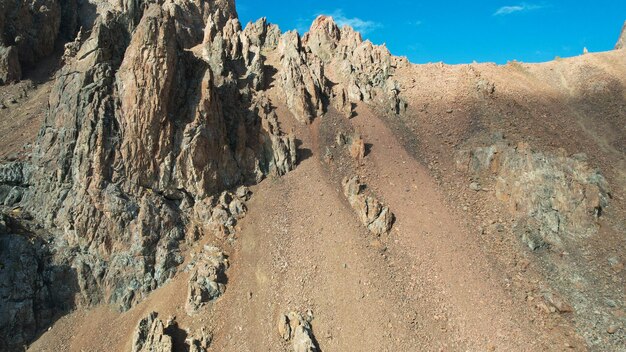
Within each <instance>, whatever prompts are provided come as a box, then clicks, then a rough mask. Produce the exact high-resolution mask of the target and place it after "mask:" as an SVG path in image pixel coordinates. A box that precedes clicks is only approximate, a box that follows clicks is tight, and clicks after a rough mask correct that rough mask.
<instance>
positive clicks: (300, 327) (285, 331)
mask: <svg viewBox="0 0 626 352" xmlns="http://www.w3.org/2000/svg"><path fill="white" fill-rule="evenodd" d="M278 333H279V334H280V336H281V337H282V338H283V339H284V340H285V341H290V342H291V346H292V348H293V351H294V352H315V351H318V350H319V349H318V348H317V344H316V343H315V338H314V337H313V330H312V328H311V324H310V321H309V320H307V319H304V318H303V317H302V315H300V314H299V313H297V312H289V313H288V314H281V315H280V317H279V318H278Z"/></svg>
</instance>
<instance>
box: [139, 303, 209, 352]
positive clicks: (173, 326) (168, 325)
mask: <svg viewBox="0 0 626 352" xmlns="http://www.w3.org/2000/svg"><path fill="white" fill-rule="evenodd" d="M179 330H182V329H181V328H180V327H179V326H178V323H177V322H176V319H175V318H173V317H170V318H169V319H168V320H167V321H166V322H165V323H164V322H163V321H162V320H161V319H159V318H158V314H157V313H156V312H152V313H150V314H149V315H148V316H147V317H145V318H143V319H141V321H140V322H139V324H138V325H137V328H136V329H135V333H134V336H133V343H132V346H133V347H132V351H133V352H174V351H180V350H181V348H183V349H184V350H185V351H189V352H205V351H206V350H207V349H208V348H209V345H210V344H211V340H212V336H211V334H209V333H207V332H206V331H204V329H203V330H202V331H200V332H199V333H198V334H197V336H188V337H187V338H186V339H185V341H177V340H176V339H177V338H179V337H180V335H181V334H180V333H179ZM184 335H187V332H184Z"/></svg>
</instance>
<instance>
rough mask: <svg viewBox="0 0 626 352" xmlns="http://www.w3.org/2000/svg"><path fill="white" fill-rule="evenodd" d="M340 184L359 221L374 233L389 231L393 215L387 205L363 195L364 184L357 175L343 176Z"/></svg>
mask: <svg viewBox="0 0 626 352" xmlns="http://www.w3.org/2000/svg"><path fill="white" fill-rule="evenodd" d="M342 185H343V192H344V195H345V196H346V198H347V199H348V202H349V203H350V205H351V206H352V208H353V209H354V210H355V211H356V213H357V215H358V216H359V219H360V220H361V223H363V225H364V226H365V227H366V228H367V229H368V230H369V231H370V232H371V233H372V234H374V235H378V236H380V235H383V234H386V233H389V231H390V230H391V227H392V226H393V222H394V215H393V213H392V212H391V210H389V207H387V206H385V205H383V204H381V203H380V202H379V201H378V200H377V199H376V198H374V197H371V196H367V195H365V194H364V193H363V190H364V185H363V184H361V182H360V181H359V178H358V177H357V176H353V177H346V178H344V180H343V182H342Z"/></svg>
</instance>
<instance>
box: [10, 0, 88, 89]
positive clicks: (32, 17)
mask: <svg viewBox="0 0 626 352" xmlns="http://www.w3.org/2000/svg"><path fill="white" fill-rule="evenodd" d="M82 6H84V7H89V6H93V5H91V4H80V5H79V3H78V2H77V1H76V0H37V1H33V0H16V1H3V2H2V4H0V84H4V83H7V82H13V81H16V80H19V79H20V76H21V72H22V68H23V67H28V66H32V65H34V64H36V63H38V62H39V61H41V60H42V59H44V58H46V57H48V56H50V55H51V54H52V53H53V51H54V48H55V44H56V43H57V42H59V41H65V40H71V39H73V38H74V35H75V34H76V32H77V31H78V27H79V25H81V24H79V22H78V11H79V7H82Z"/></svg>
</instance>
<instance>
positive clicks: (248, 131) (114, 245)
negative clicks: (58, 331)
mask: <svg viewBox="0 0 626 352" xmlns="http://www.w3.org/2000/svg"><path fill="white" fill-rule="evenodd" d="M47 1H48V2H47V3H49V6H50V7H51V8H53V10H50V11H44V12H45V14H46V15H45V16H44V17H42V18H39V19H38V20H37V21H39V22H40V24H41V25H42V26H44V25H45V26H48V27H49V28H48V27H46V28H47V29H46V31H47V32H46V33H48V34H50V33H52V34H51V35H50V37H44V36H35V37H36V38H31V39H32V40H31V39H29V40H30V42H29V44H28V45H27V46H26V49H21V47H20V46H19V45H17V43H13V42H12V41H11V40H8V41H4V42H3V43H2V44H3V45H5V44H6V45H8V44H10V45H11V48H10V49H8V50H4V51H1V50H0V52H4V53H6V52H8V53H9V54H10V55H9V54H7V55H5V56H6V58H8V59H7V60H5V61H0V66H2V64H4V63H7V64H6V65H4V66H2V67H7V69H6V70H5V71H7V76H5V77H4V78H3V77H1V76H0V79H3V80H4V81H9V80H10V79H18V77H17V76H16V75H15V74H14V73H11V74H13V76H10V75H9V73H10V72H9V71H10V70H9V66H13V68H11V70H12V69H19V68H20V67H19V66H20V65H23V64H24V63H25V61H24V58H23V57H22V55H23V53H26V52H27V50H28V49H29V48H30V49H32V47H33V46H37V45H38V43H36V42H35V41H36V40H44V39H46V40H47V42H46V44H45V45H44V44H41V48H42V50H43V49H45V47H46V45H48V44H49V43H53V44H54V41H56V40H58V39H59V36H62V35H67V36H70V37H69V38H68V39H72V38H73V41H71V42H70V43H68V44H67V45H66V47H65V49H66V50H65V54H64V56H63V66H62V68H61V69H60V70H59V71H58V72H57V74H56V77H55V80H54V83H53V86H52V89H51V94H50V97H49V108H48V111H47V113H46V116H45V120H44V123H43V126H42V128H41V131H40V134H39V136H38V139H37V142H36V145H35V147H34V151H33V155H32V160H31V161H30V163H28V164H12V165H8V166H6V167H3V168H1V169H0V201H1V203H2V204H3V205H6V206H12V207H13V206H18V207H19V208H16V209H20V211H23V212H24V214H29V218H30V217H31V215H32V226H34V227H37V228H39V229H40V230H41V231H42V232H44V233H46V238H47V241H48V242H49V243H46V244H45V251H35V252H33V253H35V255H34V259H33V260H35V261H39V262H41V264H40V265H39V267H41V268H42V269H41V270H40V271H41V273H38V274H37V275H39V276H36V277H39V278H37V280H39V281H37V282H45V280H44V279H45V273H46V272H48V271H46V270H48V269H46V268H64V269H63V270H66V271H67V273H68V275H70V276H71V277H72V280H61V281H60V282H59V285H60V286H59V287H57V288H56V290H57V291H59V292H65V293H66V294H64V295H63V297H60V298H59V297H57V298H54V299H50V300H48V298H45V300H46V302H52V303H50V315H52V314H54V313H55V312H58V307H60V306H64V305H66V306H70V307H71V306H74V305H77V306H92V305H96V304H101V303H110V304H113V305H116V306H118V307H119V308H120V309H121V310H126V309H129V308H131V307H132V306H133V305H135V304H137V303H138V302H140V301H141V300H142V299H143V298H144V297H145V295H147V294H148V293H149V292H151V291H152V290H154V289H156V288H158V287H159V286H161V285H163V284H164V283H165V282H167V280H168V279H170V278H171V277H172V276H173V275H175V274H176V272H177V271H178V270H179V266H180V264H181V263H182V262H183V258H184V253H183V250H182V249H181V244H183V243H191V242H193V241H195V240H197V239H198V237H199V236H202V235H217V236H218V237H221V238H224V237H227V236H230V235H232V232H233V226H234V224H233V221H234V220H233V219H236V218H237V216H239V215H240V213H241V209H243V208H242V205H241V204H242V202H243V201H241V200H239V199H240V198H241V199H243V198H246V199H247V196H248V195H247V194H246V195H245V196H240V195H239V194H238V195H237V197H235V198H236V199H237V201H236V202H234V203H236V204H234V205H233V202H231V201H229V202H226V201H225V200H223V199H222V198H224V197H225V196H224V195H229V194H230V193H228V192H226V191H228V190H234V189H235V188H237V187H238V186H240V185H247V184H254V183H257V182H259V181H261V180H262V179H263V178H264V177H266V176H267V175H283V174H285V173H286V172H288V171H290V170H292V169H293V168H294V167H295V165H296V140H295V138H294V136H293V135H286V134H285V133H283V131H282V130H281V128H280V125H279V123H278V116H277V114H276V107H275V106H274V104H273V102H272V101H271V99H270V97H269V96H270V94H267V93H266V92H265V90H267V89H269V88H270V83H271V82H272V79H273V77H272V75H274V72H273V70H272V69H271V68H269V67H268V65H267V63H266V55H276V56H279V60H280V62H279V64H278V65H277V67H276V69H278V71H279V72H277V73H276V77H274V78H276V79H277V86H278V87H279V99H283V101H282V102H281V103H284V104H285V105H286V106H287V107H288V108H289V109H290V110H291V111H292V113H293V115H294V116H295V117H296V118H297V119H298V120H300V121H301V122H304V123H307V122H310V121H311V120H312V119H314V118H316V117H318V116H321V115H322V114H323V113H324V112H325V111H326V109H327V108H328V106H329V104H332V105H333V106H335V107H336V108H337V109H339V110H341V111H343V112H345V113H346V115H347V116H350V115H351V113H352V105H353V103H356V102H361V101H365V102H369V103H376V104H378V103H380V104H384V106H389V107H390V108H389V110H390V111H391V112H395V113H399V112H401V106H403V105H402V104H403V103H401V102H400V100H399V99H398V98H397V90H393V89H391V90H389V87H395V85H396V83H395V81H393V79H392V78H391V74H392V72H393V70H394V68H395V67H396V65H398V64H402V62H404V61H402V60H399V59H396V58H394V57H392V56H391V55H390V54H389V52H388V51H387V50H386V49H385V48H384V47H377V46H373V45H372V44H371V43H369V42H364V41H363V40H362V39H361V38H360V36H359V35H358V34H357V33H356V32H354V31H353V30H352V29H350V28H343V29H341V30H339V28H338V27H337V26H336V24H335V23H334V22H333V21H332V19H329V18H325V17H324V18H321V19H319V20H318V21H316V24H314V26H313V27H312V31H311V33H310V34H309V35H307V36H305V37H304V38H302V37H300V36H299V35H298V34H297V33H295V32H288V33H285V34H281V33H280V30H279V29H278V27H276V26H275V25H271V24H269V23H267V21H266V20H265V19H261V20H259V21H257V22H254V23H250V24H248V26H246V28H245V29H242V27H241V24H240V22H239V20H238V18H237V14H236V12H235V8H234V2H233V1H232V0H224V1H206V0H198V1H194V2H189V1H184V0H166V1H156V2H151V1H143V0H125V1H122V2H117V1H101V2H96V3H94V4H91V3H89V2H85V3H80V4H79V3H74V2H71V0H63V1H61V2H54V1H53V0H47ZM20 4H21V3H20ZM88 5H89V6H92V7H93V8H91V7H89V6H88ZM31 7H32V6H31ZM2 11H4V12H2V16H0V25H1V26H0V27H1V28H5V29H6V28H8V27H7V26H14V25H15V24H11V25H7V23H8V22H7V21H8V19H9V20H13V19H14V16H13V17H11V16H12V15H11V16H9V15H7V13H8V12H7V11H8V10H7V9H6V7H5V8H2ZM11 11H13V10H11ZM41 11H43V10H41ZM51 11H52V12H51ZM54 11H56V12H54ZM57 12H59V13H57ZM53 14H54V16H53ZM31 15H32V16H35V14H32V13H31ZM37 16H39V15H37ZM46 16H47V17H46ZM64 16H65V17H64ZM59 18H61V20H59ZM63 18H66V19H67V21H65V20H63ZM322 25H323V26H322ZM77 27H82V29H81V30H80V31H78V32H76V31H77V30H78V28H77ZM37 28H39V27H37ZM35 32H36V31H35ZM35 32H33V33H35ZM3 33H4V34H3V35H5V37H3V38H8V37H7V36H6V33H7V32H6V30H5V32H3ZM76 33H78V34H77V35H75V34H76ZM74 35H75V36H74ZM9 37H10V36H9ZM3 40H4V39H3ZM20 40H22V39H20ZM24 40H26V39H24ZM7 43H8V44H7ZM20 43H21V42H20ZM315 43H317V44H315ZM15 48H17V49H15ZM51 48H52V47H51ZM15 50H18V56H19V59H17V58H16V57H15ZM50 50H51V49H50ZM50 50H47V49H46V50H43V51H41V52H37V53H34V52H33V53H28V56H29V57H30V58H32V61H28V63H27V64H34V63H36V62H37V61H38V60H41V59H42V58H44V57H45V56H47V55H50ZM11 53H12V54H11ZM0 59H3V58H2V57H0ZM16 59H17V60H18V61H20V65H16V64H15V60H16ZM327 66H332V67H341V69H340V70H334V69H333V70H328V71H327V70H326V67H327ZM0 73H2V72H0ZM16 77H17V78H16ZM394 89H395V88H394ZM389 99H391V100H389ZM389 101H391V103H389ZM388 104H390V105H388ZM237 193H239V192H237ZM220 194H221V196H220ZM240 203H241V204H240ZM5 210H6V209H5ZM374 215H378V213H377V214H374ZM383 217H384V219H385V221H386V222H385V224H383V225H384V226H385V228H384V229H382V230H380V231H379V232H384V231H387V230H388V227H389V226H387V225H388V223H390V221H391V220H390V219H391V217H389V216H383ZM387 220H388V221H387ZM29 221H30V220H29ZM381 226H382V225H381ZM18 242H19V241H18ZM18 244H19V243H18ZM43 246H44V245H43V244H42V245H41V247H42V248H43ZM43 256H45V258H46V260H45V261H43V259H42V257H43ZM66 271H64V273H65V272H66ZM42 280H44V281H42ZM34 285H35V284H34ZM14 286H15V285H13V286H11V287H14ZM31 286H32V285H31ZM33 287H34V288H33V290H31V291H32V294H31V296H37V297H39V296H42V297H44V296H45V297H47V296H46V295H47V294H48V293H47V291H46V290H47V288H46V286H45V285H43V284H39V283H36V285H35V286H33ZM31 311H34V309H33V310H31ZM31 320H32V319H31ZM46 322H47V320H41V321H38V322H36V323H34V324H29V325H28V326H23V327H16V326H13V327H10V329H13V330H15V331H17V332H19V336H21V338H20V339H19V343H22V342H28V340H29V339H31V338H32V337H33V336H34V333H36V332H37V331H38V330H39V329H41V328H42V327H45V326H46V324H47V323H46ZM14 342H15V341H14ZM15 343H18V342H15Z"/></svg>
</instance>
